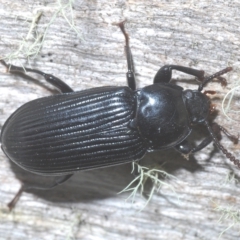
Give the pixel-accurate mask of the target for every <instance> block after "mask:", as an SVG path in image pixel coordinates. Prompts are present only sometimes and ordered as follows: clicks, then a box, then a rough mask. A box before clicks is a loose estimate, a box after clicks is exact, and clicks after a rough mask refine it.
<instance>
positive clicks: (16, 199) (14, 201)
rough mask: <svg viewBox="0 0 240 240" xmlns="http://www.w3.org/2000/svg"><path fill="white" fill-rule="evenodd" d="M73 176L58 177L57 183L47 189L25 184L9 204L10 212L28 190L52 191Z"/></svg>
mask: <svg viewBox="0 0 240 240" xmlns="http://www.w3.org/2000/svg"><path fill="white" fill-rule="evenodd" d="M72 176H73V174H68V175H64V176H61V177H57V178H56V179H55V182H54V183H53V184H52V185H50V186H46V187H42V186H40V185H30V184H26V183H23V184H22V186H21V188H20V189H19V191H18V192H17V194H16V195H15V197H14V198H13V199H12V201H11V202H9V203H8V208H9V210H10V211H11V210H12V209H13V208H14V206H15V205H16V203H17V202H18V200H19V198H20V196H21V195H22V193H23V192H25V191H27V190H31V189H39V190H50V189H52V188H55V187H57V186H58V185H60V184H62V183H64V182H66V181H67V180H68V179H69V178H71V177H72Z"/></svg>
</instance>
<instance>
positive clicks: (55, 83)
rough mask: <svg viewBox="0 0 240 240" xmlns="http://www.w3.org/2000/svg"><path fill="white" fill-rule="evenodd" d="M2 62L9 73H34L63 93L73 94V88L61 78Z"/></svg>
mask: <svg viewBox="0 0 240 240" xmlns="http://www.w3.org/2000/svg"><path fill="white" fill-rule="evenodd" d="M0 62H1V63H2V64H3V65H4V66H5V67H7V68H8V70H9V72H10V73H12V72H20V73H25V72H33V73H37V74H40V75H42V76H43V77H44V78H45V80H46V81H47V82H49V83H50V84H52V85H53V86H54V87H56V88H58V89H59V90H60V91H61V92H62V93H68V92H73V90H72V88H70V87H69V86H68V85H67V84H66V83H65V82H63V81H62V80H60V79H59V78H57V77H55V76H53V75H52V74H47V73H44V72H42V71H39V70H36V69H31V68H22V67H17V66H15V65H11V64H7V63H6V62H5V61H4V60H0Z"/></svg>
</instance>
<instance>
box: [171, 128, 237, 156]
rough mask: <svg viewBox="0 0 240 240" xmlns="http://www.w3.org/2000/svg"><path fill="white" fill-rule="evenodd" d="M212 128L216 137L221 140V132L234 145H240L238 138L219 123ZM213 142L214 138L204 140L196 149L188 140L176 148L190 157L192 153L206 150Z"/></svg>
mask: <svg viewBox="0 0 240 240" xmlns="http://www.w3.org/2000/svg"><path fill="white" fill-rule="evenodd" d="M211 128H212V129H213V131H214V133H215V135H216V137H217V138H218V139H221V137H222V136H221V132H223V133H224V134H225V135H226V136H227V137H228V138H229V139H230V140H231V141H232V142H233V143H234V144H237V143H238V137H236V136H235V135H232V134H230V133H229V132H228V131H227V130H226V129H225V128H224V127H222V126H220V125H218V124H217V123H212V124H211ZM212 141H213V139H212V136H208V137H206V138H204V139H203V140H202V142H201V143H200V144H198V145H197V146H195V147H191V146H190V144H189V143H188V141H187V140H183V141H182V142H181V143H180V144H178V145H176V146H175V147H174V148H175V149H176V150H177V151H179V152H180V153H182V154H184V155H188V154H190V153H195V152H198V151H200V150H202V149H203V148H205V147H206V146H207V145H208V144H210V143H211V142H212Z"/></svg>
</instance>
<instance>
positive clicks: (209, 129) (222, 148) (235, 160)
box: [205, 121, 240, 168]
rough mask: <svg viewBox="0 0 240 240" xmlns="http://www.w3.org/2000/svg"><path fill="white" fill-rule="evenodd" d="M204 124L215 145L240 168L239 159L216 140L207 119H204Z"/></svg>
mask: <svg viewBox="0 0 240 240" xmlns="http://www.w3.org/2000/svg"><path fill="white" fill-rule="evenodd" d="M205 124H206V126H207V129H208V131H209V133H210V135H211V137H212V139H213V141H214V143H215V144H216V145H217V147H218V148H219V149H220V150H221V151H222V152H223V154H224V155H225V156H226V157H227V158H228V159H229V160H230V161H231V162H233V163H234V165H236V166H237V167H239V168H240V160H239V159H237V158H236V157H234V156H233V155H232V154H231V153H230V152H229V151H228V150H227V149H226V148H225V147H223V145H222V144H221V143H220V142H219V141H218V139H217V137H216V135H215V133H214V131H213V130H212V128H211V126H210V125H209V123H208V122H207V121H205Z"/></svg>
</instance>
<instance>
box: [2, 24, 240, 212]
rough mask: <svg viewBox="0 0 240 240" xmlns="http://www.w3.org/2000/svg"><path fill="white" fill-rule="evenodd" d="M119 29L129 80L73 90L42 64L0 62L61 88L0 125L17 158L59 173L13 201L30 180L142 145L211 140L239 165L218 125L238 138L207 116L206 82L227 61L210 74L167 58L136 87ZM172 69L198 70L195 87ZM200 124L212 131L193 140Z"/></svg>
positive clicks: (123, 157) (185, 150)
mask: <svg viewBox="0 0 240 240" xmlns="http://www.w3.org/2000/svg"><path fill="white" fill-rule="evenodd" d="M118 25H119V27H120V29H121V31H122V33H123V34H124V37H125V41H126V46H125V52H126V57H127V65H128V72H127V74H126V77H127V82H128V86H127V87H114V86H110V87H99V88H93V89H89V90H85V91H79V92H74V91H73V90H72V88H70V87H69V86H68V85H67V84H66V83H64V82H63V81H61V80H60V79H58V78H56V77H54V76H53V75H50V74H46V73H43V72H41V71H39V70H34V69H30V68H24V69H23V68H21V67H17V66H14V65H9V64H6V63H5V61H3V60H1V63H2V64H3V65H5V66H6V67H7V68H9V71H10V72H24V71H26V72H34V73H37V74H40V75H42V76H43V77H44V78H45V79H46V81H47V82H49V83H50V84H52V85H53V86H55V87H57V88H58V89H59V90H60V92H61V93H62V94H58V95H54V96H49V97H44V98H40V99H36V100H34V101H31V102H28V103H26V104H24V105H23V106H22V107H20V108H19V109H17V111H15V112H14V113H13V114H12V115H11V116H10V117H9V119H8V120H7V121H6V122H5V124H4V126H3V127H2V131H1V147H2V150H3V152H4V153H5V154H6V156H7V157H8V158H9V159H10V160H12V161H13V162H15V163H16V164H17V165H18V166H20V167H21V168H23V169H25V170H26V171H30V172H33V173H36V174H40V175H45V176H59V177H58V178H57V180H56V182H55V183H54V184H52V185H51V186H49V187H46V188H44V187H41V186H31V185H26V184H25V185H23V186H22V187H21V189H20V190H19V192H18V193H17V195H16V196H15V198H14V199H13V200H12V201H11V202H10V203H9V205H8V206H9V208H10V209H11V208H12V207H13V206H14V205H15V203H16V202H17V200H18V198H19V196H20V194H21V193H22V191H24V190H28V189H30V188H37V189H51V188H54V187H56V186H57V185H59V184H61V183H63V182H65V181H66V180H68V179H69V178H70V177H71V176H72V175H73V173H74V172H76V171H80V170H86V169H93V168H99V167H105V166H111V165H115V164H121V163H126V162H132V161H136V160H139V159H141V158H143V156H144V155H145V154H146V153H147V152H151V151H156V150H161V149H166V148H174V149H176V150H177V151H179V152H180V153H182V154H185V155H188V154H190V153H194V152H197V151H199V150H201V149H203V148H204V147H206V146H207V145H208V144H209V143H211V142H212V141H213V142H214V143H215V144H216V146H217V147H218V148H219V149H220V150H221V151H222V152H223V154H225V155H226V157H227V158H228V159H229V160H231V161H232V162H233V163H234V164H235V165H237V166H238V167H240V161H239V160H238V159H236V158H235V157H234V156H233V155H232V154H231V153H229V152H228V150H226V149H225V148H224V147H223V146H222V145H221V144H220V143H219V140H218V138H220V132H223V133H225V134H226V135H227V136H228V137H229V138H230V139H231V140H232V141H233V142H234V143H236V142H237V140H238V138H237V137H235V136H233V135H231V134H229V133H228V132H227V130H226V129H225V128H223V127H221V126H220V125H218V124H217V123H210V122H209V120H208V118H209V114H210V112H211V110H212V109H211V106H212V105H211V103H210V99H209V98H208V97H207V94H214V93H215V92H214V91H206V92H204V93H202V90H203V87H204V86H205V85H206V84H207V83H208V82H209V81H211V80H213V79H214V78H218V80H220V81H221V83H222V84H226V81H225V79H224V78H222V77H220V76H221V75H223V74H224V73H227V72H229V71H231V70H232V68H230V67H229V68H226V69H223V70H222V71H220V72H217V73H215V74H213V75H211V76H208V77H204V72H203V71H199V70H196V69H192V68H188V67H182V66H178V65H165V66H163V67H162V68H160V70H159V71H158V72H157V74H156V76H155V77H154V80H153V84H152V85H150V86H146V87H144V88H142V89H136V83H135V76H134V68H133V61H132V54H131V50H130V47H129V37H128V34H127V33H126V32H125V29H124V23H123V22H122V23H119V24H118ZM172 70H177V71H180V72H184V73H187V74H190V75H193V76H195V77H197V79H198V80H199V81H200V84H199V87H198V89H197V90H189V89H187V90H184V89H183V88H182V87H179V86H177V85H174V84H171V83H169V82H170V80H171V76H172ZM197 124H203V125H205V126H206V128H207V129H208V131H209V136H208V137H206V138H205V139H203V141H202V142H201V143H200V144H199V145H197V146H195V147H192V146H191V144H189V143H188V141H187V140H186V138H187V136H188V135H189V134H190V133H191V131H192V126H193V125H197Z"/></svg>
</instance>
